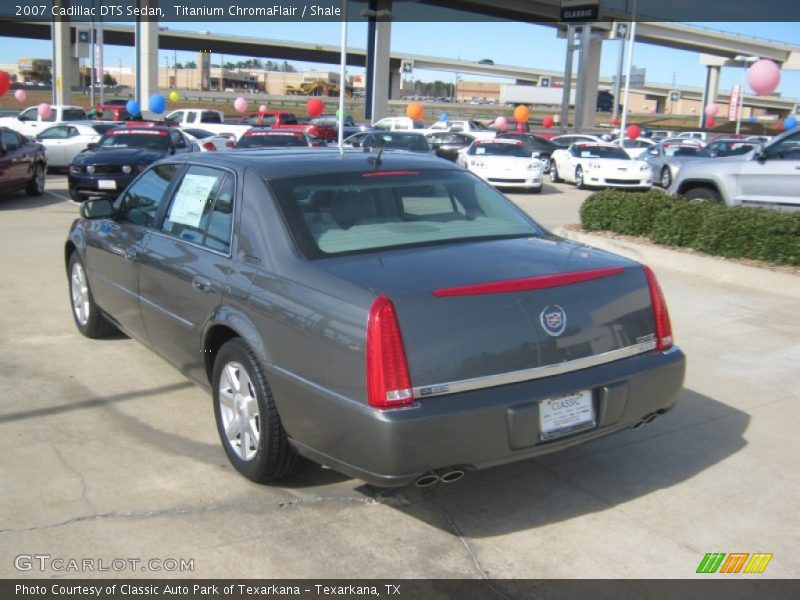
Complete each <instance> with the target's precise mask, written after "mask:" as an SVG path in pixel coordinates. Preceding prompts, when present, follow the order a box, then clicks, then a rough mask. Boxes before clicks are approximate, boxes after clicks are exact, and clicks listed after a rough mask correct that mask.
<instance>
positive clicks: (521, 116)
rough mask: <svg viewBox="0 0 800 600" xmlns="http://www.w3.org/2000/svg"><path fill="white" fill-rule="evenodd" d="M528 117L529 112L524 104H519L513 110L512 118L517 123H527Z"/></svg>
mask: <svg viewBox="0 0 800 600" xmlns="http://www.w3.org/2000/svg"><path fill="white" fill-rule="evenodd" d="M530 116H531V111H530V109H529V108H528V107H527V106H525V105H524V104H520V105H519V106H518V107H517V108H515V109H514V118H515V119H516V120H517V121H527V120H528V117H530Z"/></svg>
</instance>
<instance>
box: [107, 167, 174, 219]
mask: <svg viewBox="0 0 800 600" xmlns="http://www.w3.org/2000/svg"><path fill="white" fill-rule="evenodd" d="M177 171H178V167H177V165H172V164H165V165H159V166H157V167H154V168H152V169H150V170H149V171H147V172H146V173H144V174H143V175H142V176H141V177H140V178H139V179H137V180H136V181H135V182H134V183H133V184H132V185H131V187H130V188H128V190H127V192H126V193H125V195H124V196H123V197H122V200H121V210H120V217H121V218H122V219H123V220H125V221H128V222H130V223H135V224H137V225H143V226H145V227H152V226H154V225H155V223H156V218H157V216H158V208H159V206H161V203H162V202H163V200H164V195H165V194H166V192H167V189H169V185H170V183H171V182H172V180H173V179H174V178H175V174H176V173H177Z"/></svg>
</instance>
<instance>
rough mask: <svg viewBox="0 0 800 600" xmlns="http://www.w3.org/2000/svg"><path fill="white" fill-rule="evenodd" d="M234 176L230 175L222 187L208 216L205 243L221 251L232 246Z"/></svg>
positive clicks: (226, 250) (228, 249) (225, 250)
mask: <svg viewBox="0 0 800 600" xmlns="http://www.w3.org/2000/svg"><path fill="white" fill-rule="evenodd" d="M233 194H234V185H233V177H231V176H230V175H228V177H226V178H225V181H224V182H223V184H222V187H220V190H219V193H218V194H217V200H216V202H214V208H213V209H211V214H210V215H209V217H208V228H207V229H206V236H205V239H204V240H203V244H205V245H206V246H208V247H209V248H213V249H214V250H219V251H220V252H229V251H230V248H231V229H232V225H233Z"/></svg>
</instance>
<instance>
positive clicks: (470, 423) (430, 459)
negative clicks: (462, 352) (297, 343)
mask: <svg viewBox="0 0 800 600" xmlns="http://www.w3.org/2000/svg"><path fill="white" fill-rule="evenodd" d="M685 360H686V359H685V357H684V355H683V353H682V352H681V350H680V349H679V348H677V347H674V348H672V349H670V350H669V351H667V352H664V353H655V352H648V353H645V354H640V355H637V356H634V357H631V358H627V359H624V360H619V361H616V362H612V363H607V364H604V365H600V366H597V367H592V368H588V369H583V370H581V371H575V372H571V373H566V374H563V375H558V376H553V377H548V378H546V379H538V380H534V381H527V382H523V383H518V384H513V385H505V386H499V387H495V388H489V389H483V390H476V391H471V392H463V393H457V394H449V395H446V396H439V397H434V398H427V399H421V400H420V401H419V402H418V403H417V404H416V405H415V406H414V407H413V408H408V409H399V410H393V411H378V410H373V409H371V408H369V407H367V406H364V405H363V404H360V403H357V402H354V401H351V400H348V399H346V398H344V397H342V396H338V395H334V394H331V393H329V392H326V391H324V390H322V389H321V388H319V387H317V386H313V385H312V384H310V383H309V382H307V381H305V380H301V379H299V378H297V377H295V376H294V375H291V374H288V373H286V372H284V371H273V373H272V375H271V376H270V384H271V386H272V388H273V392H274V396H275V400H276V403H277V404H278V410H279V411H280V413H281V417H282V420H283V422H284V426H285V428H286V431H287V433H288V434H289V436H290V438H291V441H292V444H293V445H294V447H295V448H296V449H297V451H298V452H299V453H300V454H302V455H304V456H306V457H308V458H310V459H312V460H314V461H316V462H319V463H321V464H325V465H328V466H330V467H332V468H334V469H336V470H338V471H341V472H343V473H346V474H348V475H351V476H353V477H357V478H359V479H362V480H364V481H366V482H368V483H371V484H374V485H378V486H383V487H399V486H404V485H408V484H410V483H412V482H413V481H415V480H416V479H417V478H418V477H419V476H420V475H422V474H424V473H426V472H428V471H431V470H437V469H445V468H449V467H459V468H462V469H483V468H486V467H492V466H495V465H500V464H504V463H509V462H514V461H518V460H524V459H527V458H531V457H534V456H538V455H540V454H546V453H549V452H554V451H557V450H560V449H563V448H566V447H569V446H573V445H576V444H581V443H583V442H586V441H589V440H592V439H595V438H598V437H602V436H604V435H608V434H610V433H613V432H615V431H619V430H622V429H626V428H628V427H630V426H631V425H633V424H634V423H636V422H637V421H639V420H640V419H641V418H642V417H645V416H648V415H651V414H653V413H664V412H667V411H668V410H670V409H671V408H672V407H673V406H674V405H675V402H676V401H677V396H678V394H679V392H680V390H681V387H682V385H683V379H684V371H685ZM586 389H590V390H592V397H593V403H594V408H595V415H596V421H597V426H596V427H595V428H594V429H591V430H589V431H585V432H582V433H577V434H574V435H571V436H568V437H564V438H560V439H556V440H552V441H541V440H540V439H539V412H538V406H539V401H541V400H544V399H547V398H552V397H554V396H559V395H563V394H569V393H572V392H575V391H579V390H586Z"/></svg>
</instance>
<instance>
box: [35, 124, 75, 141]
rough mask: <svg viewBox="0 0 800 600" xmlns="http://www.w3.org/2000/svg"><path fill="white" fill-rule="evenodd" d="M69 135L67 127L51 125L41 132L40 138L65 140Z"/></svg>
mask: <svg viewBox="0 0 800 600" xmlns="http://www.w3.org/2000/svg"><path fill="white" fill-rule="evenodd" d="M67 137H69V131H68V129H67V128H66V127H62V126H60V125H59V126H56V127H49V128H48V129H45V130H44V131H43V132H42V133H40V134H39V139H40V140H63V139H65V138H67Z"/></svg>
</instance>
